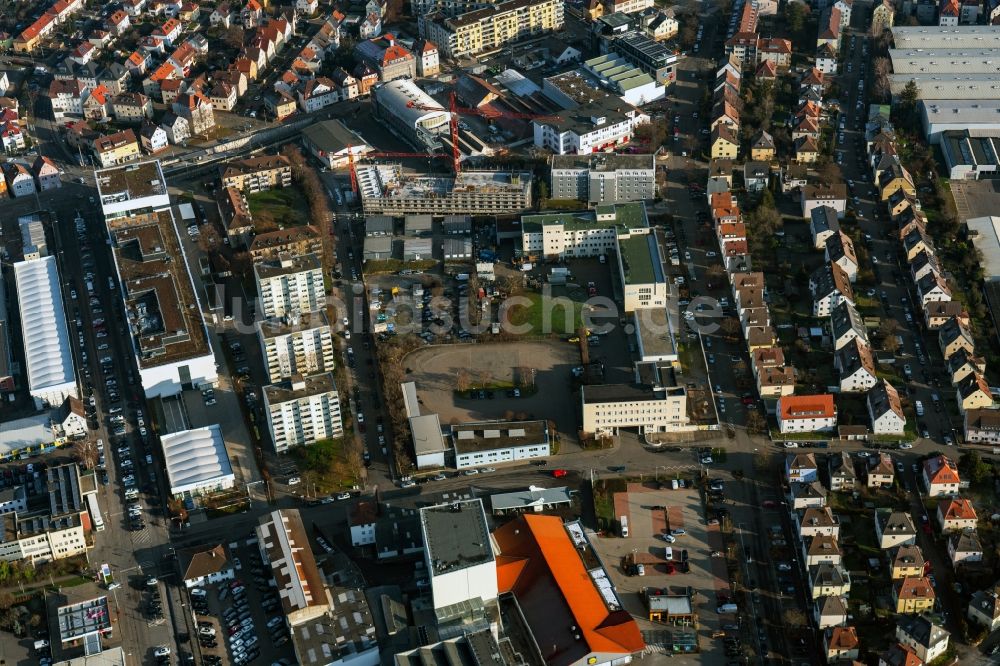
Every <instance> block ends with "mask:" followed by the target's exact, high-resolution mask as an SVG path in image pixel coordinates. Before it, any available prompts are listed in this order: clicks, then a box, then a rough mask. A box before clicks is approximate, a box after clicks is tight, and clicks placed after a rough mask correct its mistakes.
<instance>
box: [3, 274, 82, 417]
mask: <svg viewBox="0 0 1000 666" xmlns="http://www.w3.org/2000/svg"><path fill="white" fill-rule="evenodd" d="M14 279H15V282H16V285H17V296H18V299H17V300H18V309H19V311H20V318H21V334H22V338H21V339H22V341H23V344H24V356H25V362H26V364H27V366H28V367H27V375H28V391H29V392H30V393H31V396H32V397H33V398H34V399H35V405H36V407H37V408H38V409H41V408H42V407H44V406H45V405H49V406H51V407H58V406H59V405H61V404H62V403H63V401H64V400H66V398H67V397H70V396H72V397H74V398H76V397H79V391H78V390H77V385H76V370H75V367H74V363H73V352H72V350H71V348H70V339H69V329H68V328H67V324H66V310H65V307H64V305H63V299H62V290H61V282H60V280H59V271H58V269H57V268H56V258H55V257H53V256H48V257H43V258H41V259H37V260H35V261H19V262H17V263H16V264H14Z"/></svg>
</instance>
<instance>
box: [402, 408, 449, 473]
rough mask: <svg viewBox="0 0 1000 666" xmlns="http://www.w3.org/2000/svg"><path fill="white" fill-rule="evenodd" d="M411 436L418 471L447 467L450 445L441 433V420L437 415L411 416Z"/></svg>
mask: <svg viewBox="0 0 1000 666" xmlns="http://www.w3.org/2000/svg"><path fill="white" fill-rule="evenodd" d="M410 436H411V437H412V438H413V453H414V454H415V455H416V457H417V469H427V468H429V467H444V466H445V458H446V456H447V454H448V443H447V442H445V439H444V435H443V434H442V432H441V419H440V418H439V417H438V415H437V414H423V415H418V416H411V417H410Z"/></svg>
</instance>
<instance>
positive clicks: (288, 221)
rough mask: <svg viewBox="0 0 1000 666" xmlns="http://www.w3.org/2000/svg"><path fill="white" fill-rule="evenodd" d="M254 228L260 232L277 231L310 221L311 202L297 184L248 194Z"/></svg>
mask: <svg viewBox="0 0 1000 666" xmlns="http://www.w3.org/2000/svg"><path fill="white" fill-rule="evenodd" d="M247 204H248V205H249V206H250V214H251V215H253V224H254V228H255V229H256V230H257V232H258V233H260V232H263V231H276V230H277V229H279V228H280V227H293V226H297V225H300V224H307V223H308V222H309V204H308V202H307V201H306V198H305V196H304V195H303V194H302V190H300V189H299V188H298V187H296V186H295V185H292V186H290V187H286V188H284V189H280V190H267V191H265V192H257V193H256V194H250V195H248V196H247Z"/></svg>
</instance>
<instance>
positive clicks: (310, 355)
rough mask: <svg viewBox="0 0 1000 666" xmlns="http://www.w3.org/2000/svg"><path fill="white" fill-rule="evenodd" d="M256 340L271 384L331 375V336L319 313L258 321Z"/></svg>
mask: <svg viewBox="0 0 1000 666" xmlns="http://www.w3.org/2000/svg"><path fill="white" fill-rule="evenodd" d="M257 339H258V340H259V341H260V348H261V352H262V353H263V356H264V365H265V368H266V370H267V379H268V381H269V382H271V383H272V384H273V383H277V382H280V381H282V380H284V379H288V378H289V377H291V376H292V375H314V374H319V373H324V372H333V369H334V360H333V358H334V343H333V333H332V331H331V329H330V323H329V322H328V321H327V319H326V314H325V313H324V312H323V311H322V310H320V311H319V312H306V313H302V314H295V315H291V316H289V317H286V318H282V319H265V320H263V321H259V322H257Z"/></svg>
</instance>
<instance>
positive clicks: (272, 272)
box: [253, 254, 326, 317]
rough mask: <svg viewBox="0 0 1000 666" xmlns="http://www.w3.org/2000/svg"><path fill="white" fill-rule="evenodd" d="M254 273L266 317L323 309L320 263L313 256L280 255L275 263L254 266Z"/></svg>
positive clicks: (324, 302)
mask: <svg viewBox="0 0 1000 666" xmlns="http://www.w3.org/2000/svg"><path fill="white" fill-rule="evenodd" d="M253 273H254V278H256V280H257V293H258V294H259V298H260V313H261V314H262V315H263V316H265V317H285V316H291V315H294V314H296V313H303V312H316V311H318V310H321V309H323V308H324V307H325V306H326V289H325V287H324V284H323V264H322V262H320V260H319V257H317V256H316V255H315V254H306V255H301V256H297V257H293V256H292V255H291V254H283V255H281V257H280V258H279V260H278V261H276V262H267V263H257V264H254V267H253Z"/></svg>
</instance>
